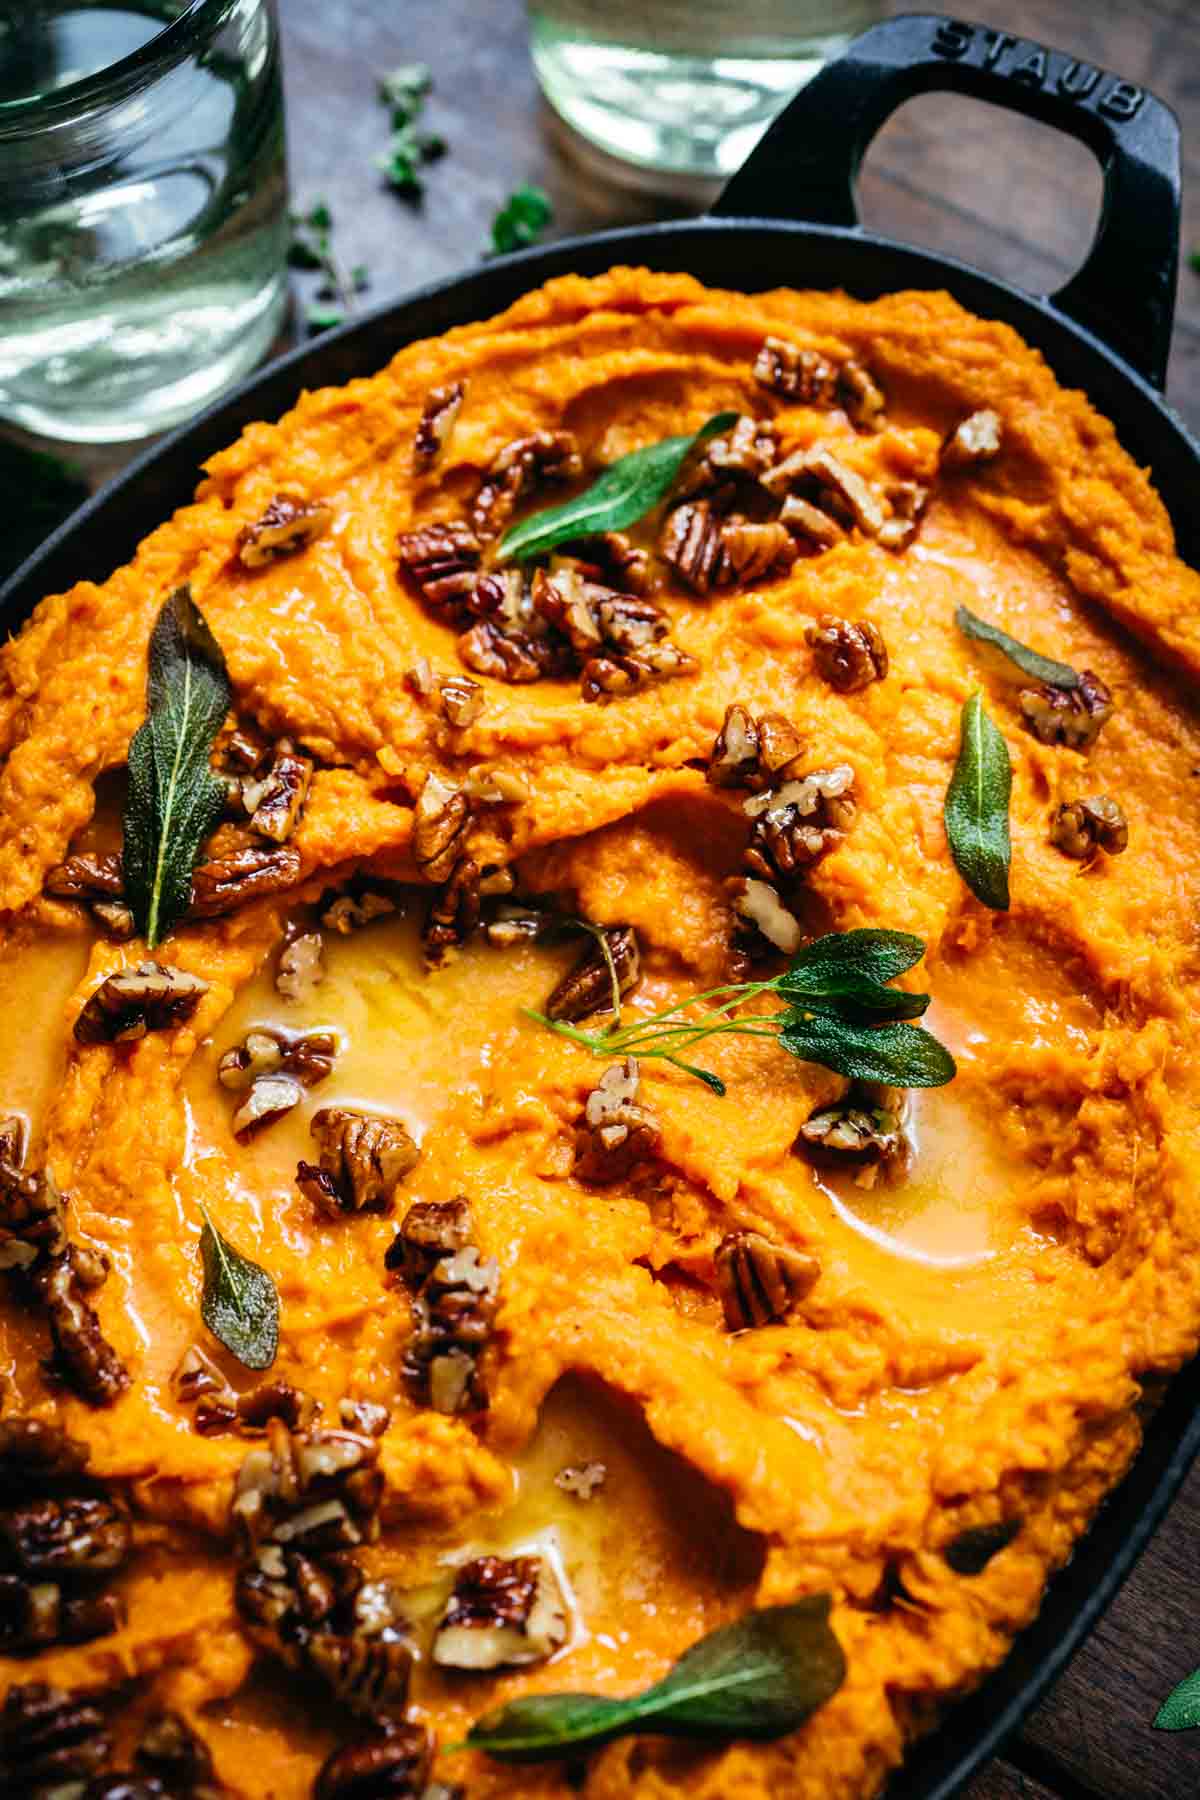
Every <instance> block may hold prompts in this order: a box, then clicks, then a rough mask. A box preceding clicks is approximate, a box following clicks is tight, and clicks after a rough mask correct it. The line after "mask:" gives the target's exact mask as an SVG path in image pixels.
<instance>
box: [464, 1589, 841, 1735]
mask: <svg viewBox="0 0 1200 1800" xmlns="http://www.w3.org/2000/svg"><path fill="white" fill-rule="evenodd" d="M829 1606H830V1602H829V1595H828V1594H812V1595H809V1596H808V1597H807V1598H806V1599H804V1600H798V1601H796V1602H795V1603H794V1604H793V1605H791V1606H768V1607H764V1608H762V1609H761V1610H760V1611H758V1612H751V1613H747V1614H746V1616H745V1617H744V1618H742V1619H738V1620H737V1621H736V1623H734V1624H732V1625H724V1626H722V1627H721V1628H720V1629H719V1630H717V1631H713V1632H710V1633H709V1634H708V1636H707V1637H703V1638H701V1639H700V1641H699V1642H698V1643H695V1644H693V1645H692V1647H691V1649H690V1650H686V1651H685V1652H684V1654H683V1655H682V1656H681V1657H680V1659H679V1661H678V1662H677V1663H676V1664H675V1666H674V1668H673V1669H672V1670H671V1671H670V1673H669V1674H668V1675H667V1676H666V1677H665V1678H664V1679H663V1680H662V1681H660V1682H658V1683H656V1685H655V1686H654V1687H651V1688H647V1689H646V1691H645V1692H644V1693H641V1694H634V1695H632V1696H631V1697H630V1698H628V1699H624V1700H606V1699H603V1698H601V1697H600V1696H599V1695H591V1694H534V1695H531V1696H529V1697H528V1698H527V1699H524V1700H513V1701H510V1702H509V1704H508V1705H507V1706H502V1707H500V1708H498V1709H497V1710H496V1711H495V1712H491V1713H488V1714H486V1715H485V1717H484V1718H482V1719H480V1720H478V1721H477V1722H476V1724H475V1725H473V1726H472V1728H471V1731H470V1732H469V1734H468V1736H467V1740H466V1741H467V1745H468V1746H469V1747H470V1748H471V1749H474V1750H484V1751H486V1752H487V1754H488V1755H489V1756H494V1757H496V1758H497V1759H499V1760H500V1761H502V1762H540V1761H543V1760H545V1759H546V1758H548V1757H556V1756H567V1755H576V1754H578V1753H579V1752H580V1751H583V1750H594V1749H596V1748H597V1747H598V1746H599V1745H601V1744H606V1743H609V1742H611V1740H612V1739H613V1738H616V1737H621V1736H623V1735H624V1734H626V1733H628V1732H631V1731H648V1732H657V1733H661V1734H663V1735H665V1736H671V1737H691V1738H702V1739H709V1740H714V1739H715V1740H727V1739H729V1738H756V1739H759V1740H766V1739H769V1738H777V1737H783V1736H784V1735H785V1734H786V1733H787V1732H789V1731H796V1730H797V1729H798V1728H799V1727H800V1726H801V1725H802V1724H803V1723H804V1721H805V1719H807V1718H808V1717H809V1715H810V1714H811V1713H814V1712H815V1711H816V1709H817V1708H818V1707H819V1706H823V1705H824V1703H825V1701H826V1700H828V1699H829V1698H830V1697H831V1695H833V1694H835V1693H836V1692H837V1690H838V1688H839V1687H840V1686H841V1684H842V1682H843V1680H844V1679H845V1674H846V1658H845V1655H844V1653H843V1651H842V1647H841V1645H840V1644H839V1643H838V1640H837V1638H836V1636H835V1635H834V1632H833V1630H832V1628H831V1626H830V1624H829Z"/></svg>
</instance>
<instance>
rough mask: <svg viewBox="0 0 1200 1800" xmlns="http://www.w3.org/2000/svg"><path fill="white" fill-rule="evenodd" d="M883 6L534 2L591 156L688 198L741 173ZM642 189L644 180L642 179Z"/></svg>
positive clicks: (533, 31) (538, 53)
mask: <svg viewBox="0 0 1200 1800" xmlns="http://www.w3.org/2000/svg"><path fill="white" fill-rule="evenodd" d="M886 10H887V9H886V7H885V5H884V4H883V0H529V28H530V44H531V49H532V52H533V62H534V67H535V68H536V70H537V73H538V79H539V80H540V82H541V84H542V89H543V91H544V93H545V95H546V98H547V99H548V100H549V102H550V104H551V106H552V107H553V108H554V110H555V111H556V112H557V113H558V114H559V116H560V117H561V118H562V119H564V120H565V121H566V123H567V124H568V125H569V126H570V127H571V129H572V130H573V131H574V132H575V133H576V134H577V136H578V137H579V138H582V139H583V140H584V141H585V143H586V144H590V145H592V146H594V147H595V148H596V149H598V150H600V151H601V152H603V153H604V154H605V155H606V156H610V157H616V158H618V159H619V160H620V161H622V162H623V163H624V164H625V165H626V166H627V167H628V168H629V169H631V170H632V171H635V172H636V171H640V172H641V175H642V177H643V180H642V185H644V186H648V187H657V188H660V189H665V190H666V191H668V192H669V191H671V190H672V189H676V190H680V191H683V192H688V191H690V188H691V186H693V185H695V184H696V183H712V182H716V181H719V180H723V179H724V178H725V177H726V176H728V175H732V173H733V171H734V170H735V169H737V168H740V167H741V165H742V163H743V162H745V160H746V158H747V156H748V155H749V154H750V152H751V150H752V149H753V148H754V146H755V144H756V143H757V142H758V140H759V138H760V137H761V136H762V134H763V132H764V131H765V130H766V128H767V126H768V125H769V124H770V122H771V120H772V119H773V118H774V117H775V114H776V113H777V112H779V111H780V109H781V108H782V107H783V106H784V105H785V103H786V102H787V101H788V100H790V99H791V97H792V95H793V94H794V93H795V92H796V89H797V88H798V87H801V86H803V84H804V83H805V82H806V81H808V80H809V78H810V77H811V76H813V75H815V74H816V72H817V70H818V69H819V68H820V67H821V64H822V63H823V62H825V61H826V60H827V59H828V58H829V57H831V56H836V55H837V54H838V53H839V52H840V51H842V50H844V49H845V47H846V45H847V44H848V43H849V42H850V39H851V38H852V37H855V36H857V34H858V33H859V32H860V31H865V30H866V28H867V26H868V25H873V24H875V23H876V22H877V20H879V19H881V18H882V17H883V15H884V13H885V11H886ZM635 178H636V176H635Z"/></svg>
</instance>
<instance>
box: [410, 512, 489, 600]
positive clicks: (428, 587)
mask: <svg viewBox="0 0 1200 1800" xmlns="http://www.w3.org/2000/svg"><path fill="white" fill-rule="evenodd" d="M397 548H398V551H399V556H400V566H401V567H402V568H403V570H404V571H405V573H406V574H407V576H408V578H409V580H410V581H411V582H412V583H413V586H414V587H415V588H416V589H417V591H418V593H419V594H420V596H421V598H422V600H424V601H425V603H426V605H428V606H431V607H432V608H433V610H434V611H435V612H437V613H443V614H447V615H449V616H450V617H452V618H456V617H458V616H459V615H460V614H461V612H462V611H463V609H464V608H465V606H466V603H467V600H468V597H469V596H470V594H471V591H472V589H473V588H474V586H475V582H476V580H477V578H478V575H479V559H480V548H479V539H478V538H477V537H476V536H475V533H474V532H473V531H472V530H471V528H470V526H469V525H461V524H456V523H448V524H440V525H422V526H419V527H418V529H417V530H416V531H405V532H402V533H401V534H400V538H399V540H398V544H397Z"/></svg>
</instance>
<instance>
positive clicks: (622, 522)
mask: <svg viewBox="0 0 1200 1800" xmlns="http://www.w3.org/2000/svg"><path fill="white" fill-rule="evenodd" d="M736 423H737V414H736V413H733V412H722V413H716V414H714V415H713V417H712V418H711V419H709V420H708V421H707V422H706V423H705V424H703V425H702V426H701V427H700V429H699V431H693V432H691V433H689V434H688V435H687V436H684V437H669V438H662V439H660V440H659V442H658V443H657V444H646V445H645V446H644V447H643V448H642V449H641V450H631V451H630V452H629V455H628V456H622V457H619V458H618V459H617V461H616V462H615V463H611V464H610V465H609V467H608V468H607V469H605V471H604V473H603V475H600V476H598V477H597V479H596V480H595V481H593V483H592V485H591V487H589V488H585V489H584V491H583V493H582V494H576V496H575V498H574V499H573V500H564V501H563V503H562V505H561V506H548V507H546V508H544V510H543V511H541V512H536V513H533V514H531V515H530V517H529V518H528V519H522V520H521V522H520V524H519V525H513V526H510V528H509V529H508V530H507V531H506V532H505V534H504V536H503V537H502V538H501V539H500V543H499V547H498V550H497V555H498V557H499V560H500V561H501V562H510V561H512V560H513V559H514V558H519V559H521V560H522V561H524V560H525V559H526V558H528V557H531V556H544V555H545V553H546V552H547V551H548V550H553V549H555V548H556V546H557V545H559V544H566V543H570V542H571V541H572V540H573V539H574V538H583V537H594V536H595V535H596V533H597V532H601V531H624V529H625V527H626V526H627V525H634V524H636V523H637V521H638V520H639V519H641V518H644V517H645V515H646V514H647V513H648V512H650V511H651V509H652V508H653V507H655V506H657V505H658V503H659V501H660V500H665V499H666V497H667V495H668V494H669V493H670V491H671V487H672V484H673V483H674V481H675V478H676V476H677V475H678V474H679V471H680V469H681V468H682V467H683V465H684V462H685V461H686V459H687V456H688V454H689V452H690V451H691V450H693V449H694V448H695V446H696V445H697V444H701V443H703V442H704V441H705V439H707V438H710V437H715V436H716V434H717V433H718V432H719V431H728V430H729V429H730V427H731V426H733V425H734V424H736Z"/></svg>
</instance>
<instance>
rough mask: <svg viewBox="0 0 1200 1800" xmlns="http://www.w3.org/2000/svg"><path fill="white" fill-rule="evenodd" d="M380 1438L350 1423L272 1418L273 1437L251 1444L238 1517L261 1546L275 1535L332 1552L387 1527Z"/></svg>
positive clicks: (292, 1544)
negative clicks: (319, 1425) (306, 1426)
mask: <svg viewBox="0 0 1200 1800" xmlns="http://www.w3.org/2000/svg"><path fill="white" fill-rule="evenodd" d="M378 1464H379V1445H378V1444H377V1443H376V1442H375V1441H374V1439H373V1438H368V1437H362V1436H360V1435H359V1434H358V1433H356V1432H350V1431H316V1430H314V1431H297V1432H293V1431H290V1430H289V1429H288V1427H287V1426H286V1425H285V1424H284V1423H283V1421H282V1420H281V1419H277V1418H275V1419H268V1421H267V1441H266V1444H265V1445H261V1446H256V1447H255V1448H254V1449H252V1450H248V1451H247V1452H246V1455H245V1457H244V1458H243V1461H242V1466H241V1468H240V1470H239V1471H238V1476H237V1482H236V1485H235V1488H234V1499H233V1508H232V1511H233V1520H234V1523H235V1524H236V1525H237V1526H238V1527H239V1528H240V1530H241V1531H242V1532H243V1534H244V1535H245V1538H246V1541H247V1542H248V1543H249V1544H250V1545H251V1546H254V1545H256V1544H261V1543H264V1542H266V1541H267V1540H270V1541H272V1542H274V1543H277V1544H283V1545H287V1546H288V1547H289V1548H291V1549H296V1550H303V1551H305V1552H308V1553H311V1554H313V1555H324V1554H326V1553H327V1552H329V1551H334V1550H349V1549H353V1548H354V1547H355V1546H356V1545H358V1544H361V1543H364V1542H373V1541H374V1540H375V1539H376V1538H377V1537H378V1535H379V1502H380V1498H381V1497H382V1493H383V1476H382V1474H381V1473H380V1470H379V1467H378Z"/></svg>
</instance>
